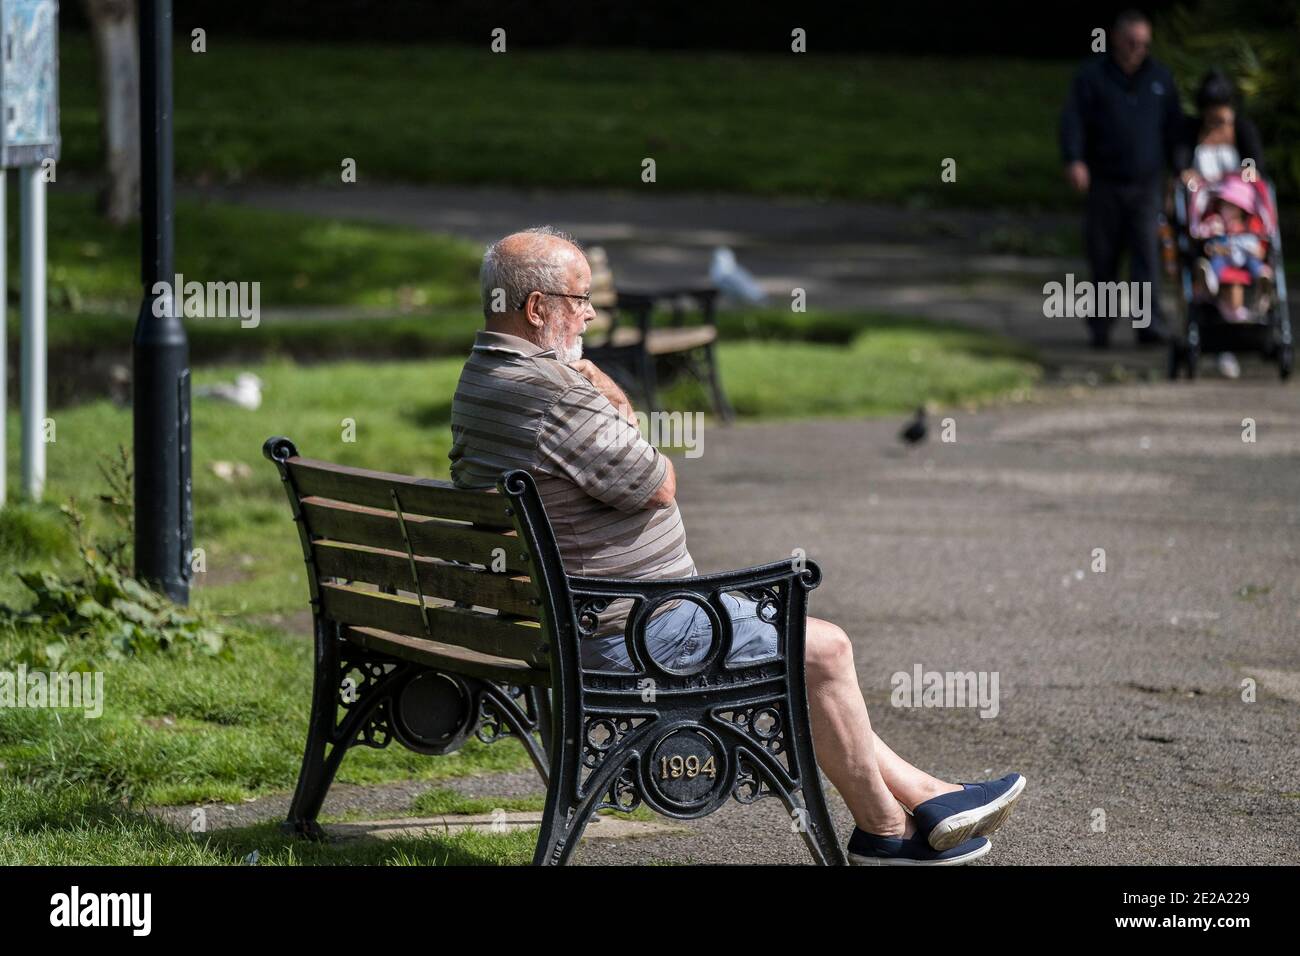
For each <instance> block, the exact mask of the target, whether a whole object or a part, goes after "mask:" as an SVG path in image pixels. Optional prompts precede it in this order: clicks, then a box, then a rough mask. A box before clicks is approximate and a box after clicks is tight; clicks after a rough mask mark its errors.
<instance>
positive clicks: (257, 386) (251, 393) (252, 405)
mask: <svg viewBox="0 0 1300 956" xmlns="http://www.w3.org/2000/svg"><path fill="white" fill-rule="evenodd" d="M194 394H195V395H198V396H200V397H202V398H216V399H220V400H221V401H223V402H230V403H231V404H232V405H238V406H239V407H240V408H243V409H246V410H247V411H250V412H252V411H256V410H257V409H258V408H260V407H261V406H262V380H261V379H260V378H258V377H257V376H256V375H254V374H253V373H252V372H240V373H239V374H238V375H236V376H235V382H234V384H233V385H232V384H229V383H227V382H220V383H218V384H216V385H204V386H202V387H201V388H197V389H195V390H194Z"/></svg>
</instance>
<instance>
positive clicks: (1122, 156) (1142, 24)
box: [1061, 10, 1184, 348]
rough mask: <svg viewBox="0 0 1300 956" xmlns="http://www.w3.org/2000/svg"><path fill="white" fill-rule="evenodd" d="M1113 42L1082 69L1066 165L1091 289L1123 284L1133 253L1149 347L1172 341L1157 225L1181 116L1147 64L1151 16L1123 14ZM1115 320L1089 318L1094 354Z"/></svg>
mask: <svg viewBox="0 0 1300 956" xmlns="http://www.w3.org/2000/svg"><path fill="white" fill-rule="evenodd" d="M1107 39H1108V47H1109V52H1108V53H1107V54H1106V55H1104V56H1101V57H1097V58H1095V59H1093V60H1090V61H1089V62H1087V63H1086V64H1084V66H1083V67H1082V68H1081V69H1080V70H1079V72H1078V74H1077V75H1076V76H1075V78H1074V83H1073V85H1072V86H1071V87H1070V95H1069V97H1068V99H1067V100H1066V103H1065V110H1064V111H1063V113H1062V115H1061V157H1062V160H1063V161H1064V163H1065V175H1066V179H1067V180H1068V181H1069V183H1070V185H1071V186H1073V187H1074V188H1075V189H1076V190H1077V191H1078V192H1081V193H1086V194H1087V202H1086V206H1085V213H1084V247H1085V249H1086V251H1087V255H1088V264H1089V266H1090V267H1091V270H1092V281H1093V282H1094V283H1102V282H1117V281H1118V280H1119V259H1120V256H1121V255H1122V254H1123V253H1124V252H1125V251H1126V250H1127V252H1128V255H1129V278H1130V280H1131V281H1133V282H1149V283H1150V287H1149V288H1150V299H1149V302H1150V313H1149V314H1150V318H1151V324H1150V326H1148V327H1147V328H1139V329H1137V330H1136V332H1137V341H1138V344H1140V345H1146V344H1153V343H1157V342H1161V341H1164V340H1165V338H1166V337H1167V333H1166V328H1165V321H1164V316H1163V314H1162V312H1161V309H1160V298H1159V285H1160V259H1159V246H1158V240H1157V223H1158V215H1159V211H1160V200H1161V193H1162V186H1163V183H1164V173H1165V171H1166V170H1173V168H1174V164H1173V151H1174V145H1175V143H1176V142H1177V138H1178V135H1179V132H1180V130H1181V129H1182V124H1183V122H1184V119H1183V111H1182V107H1181V106H1180V105H1179V102H1178V90H1177V88H1176V87H1175V86H1174V79H1173V75H1172V74H1171V73H1170V72H1169V70H1168V69H1166V68H1165V67H1164V66H1163V65H1161V64H1160V63H1158V62H1156V61H1155V60H1153V59H1152V58H1151V57H1150V56H1149V55H1148V54H1149V51H1150V49H1151V21H1149V20H1148V19H1147V18H1146V16H1145V15H1143V14H1142V13H1139V12H1138V11H1136V10H1130V11H1127V12H1125V13H1121V14H1120V15H1119V16H1118V17H1117V18H1116V19H1115V25H1114V27H1113V28H1112V29H1111V31H1110V35H1109V37H1108V38H1107ZM1098 301H1100V297H1099V298H1098ZM1114 319H1115V316H1114V315H1103V316H1091V317H1089V318H1088V319H1087V322H1088V332H1089V342H1090V344H1091V345H1092V346H1093V348H1106V347H1108V346H1109V345H1110V327H1111V322H1112V321H1114Z"/></svg>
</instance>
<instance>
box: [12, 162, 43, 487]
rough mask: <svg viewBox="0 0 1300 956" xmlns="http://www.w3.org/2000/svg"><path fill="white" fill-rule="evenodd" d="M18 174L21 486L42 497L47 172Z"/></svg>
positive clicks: (25, 169) (27, 168) (30, 170)
mask: <svg viewBox="0 0 1300 956" xmlns="http://www.w3.org/2000/svg"><path fill="white" fill-rule="evenodd" d="M18 176H19V178H20V179H21V180H22V187H21V193H22V199H21V203H22V217H23V227H22V271H21V273H20V275H21V276H22V282H23V298H22V302H23V344H22V369H23V371H22V379H23V385H22V392H23V394H22V415H23V490H24V491H25V492H26V494H27V497H28V498H30V499H31V500H32V501H40V500H41V494H42V493H43V492H44V490H45V397H46V389H45V375H46V357H45V178H44V177H43V176H42V175H41V167H40V166H24V167H23V168H22V169H20V170H19V171H18Z"/></svg>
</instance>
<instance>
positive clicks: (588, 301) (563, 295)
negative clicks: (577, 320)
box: [515, 289, 591, 309]
mask: <svg viewBox="0 0 1300 956" xmlns="http://www.w3.org/2000/svg"><path fill="white" fill-rule="evenodd" d="M536 291H537V293H538V294H539V295H554V296H558V297H560V298H561V299H581V300H582V301H583V302H584V303H586V304H587V305H591V293H590V292H586V293H583V294H582V295H574V294H573V293H571V292H543V291H542V290H541V289H538V290H536ZM532 294H533V293H531V292H530V293H528V295H532ZM528 295H526V296H524V298H523V301H522V302H520V303H519V304H518V305H517V306H515V308H516V309H522V308H523V307H524V306H525V305H527V304H528Z"/></svg>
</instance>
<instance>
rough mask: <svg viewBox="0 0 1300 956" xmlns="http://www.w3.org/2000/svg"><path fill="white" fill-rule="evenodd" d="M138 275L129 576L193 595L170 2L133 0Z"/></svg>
mask: <svg viewBox="0 0 1300 956" xmlns="http://www.w3.org/2000/svg"><path fill="white" fill-rule="evenodd" d="M140 160H141V162H140V172H141V189H142V194H143V195H142V197H141V213H142V216H141V219H142V224H141V225H142V228H141V234H140V240H141V259H142V262H141V278H142V279H143V280H144V297H143V301H142V302H141V305H140V316H139V319H138V320H137V322H136V326H135V340H134V348H133V366H134V374H133V376H132V378H133V380H134V393H135V394H134V409H133V426H134V430H135V569H136V577H138V578H140V579H141V580H142V581H147V582H149V583H150V584H153V585H155V586H157V587H159V588H161V590H162V591H163V592H164V593H165V594H166V595H167V596H168V597H169V598H171V599H172V600H173V601H175V602H177V603H178V604H187V603H188V602H189V595H190V576H191V569H190V547H191V542H192V538H193V512H192V507H191V486H190V369H189V361H190V359H189V342H188V341H187V339H186V337H185V327H184V326H183V325H182V324H181V321H180V317H179V303H180V298H181V295H182V293H183V290H181V289H173V288H172V283H173V282H174V281H175V272H176V270H175V268H174V266H175V262H174V258H173V253H174V230H173V222H172V214H173V213H172V210H173V203H172V177H173V166H172V4H171V0H142V2H141V3H140Z"/></svg>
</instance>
